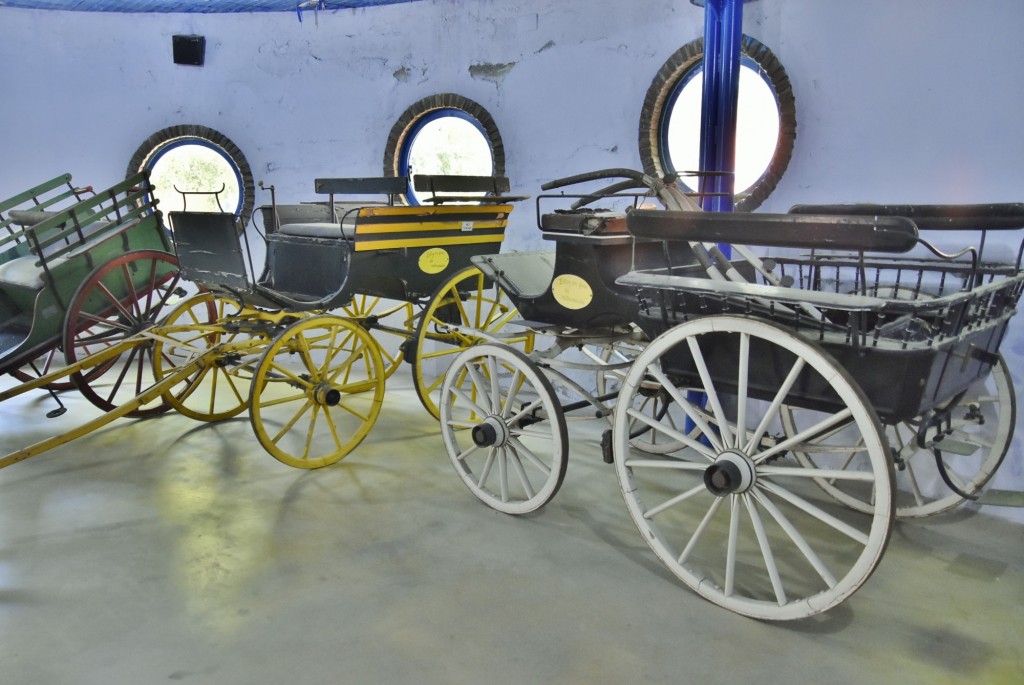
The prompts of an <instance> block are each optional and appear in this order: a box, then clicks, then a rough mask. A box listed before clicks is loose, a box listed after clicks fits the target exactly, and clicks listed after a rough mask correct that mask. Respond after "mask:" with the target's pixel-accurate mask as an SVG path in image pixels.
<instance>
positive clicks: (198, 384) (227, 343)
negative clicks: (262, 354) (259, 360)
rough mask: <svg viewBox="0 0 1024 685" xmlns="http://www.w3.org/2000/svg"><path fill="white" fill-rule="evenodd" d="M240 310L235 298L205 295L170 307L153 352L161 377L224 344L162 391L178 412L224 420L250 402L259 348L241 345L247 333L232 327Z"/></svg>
mask: <svg viewBox="0 0 1024 685" xmlns="http://www.w3.org/2000/svg"><path fill="white" fill-rule="evenodd" d="M240 309H241V305H239V304H238V302H236V301H235V300H232V299H228V298H224V297H219V296H217V295H214V294H213V293H202V294H200V295H196V296H195V297H192V298H189V299H187V300H185V301H183V302H182V303H181V304H179V305H178V306H177V307H175V308H174V309H173V310H171V313H170V314H168V315H167V318H166V319H165V320H164V322H163V323H162V324H161V325H160V339H159V340H157V342H156V346H155V348H154V350H153V369H154V373H155V374H156V377H157V379H162V378H164V377H165V376H168V375H170V374H171V373H174V371H176V370H177V369H180V368H181V367H183V366H185V365H186V364H188V363H190V362H191V361H192V360H194V359H195V358H196V357H198V356H201V355H203V354H204V353H205V352H206V351H207V350H209V349H211V348H213V347H215V346H217V345H221V346H222V348H223V352H222V353H220V354H216V355H213V356H207V358H206V359H205V360H204V361H202V362H201V363H200V366H199V368H198V369H197V370H196V372H195V373H194V374H192V375H191V376H189V377H188V378H187V379H186V380H184V381H183V382H182V383H181V384H179V385H177V386H175V387H174V388H172V389H171V390H169V391H167V392H166V393H164V396H163V398H164V401H165V402H167V403H168V404H170V405H171V406H172V407H174V408H175V409H176V410H177V411H178V412H179V413H181V414H184V415H185V416H188V417H191V418H193V419H196V420H199V421H223V420H225V419H230V418H231V417H233V416H237V415H238V414H240V413H241V412H242V411H244V410H245V408H246V406H247V405H248V401H249V385H250V384H251V382H252V369H253V361H254V359H255V357H256V356H257V355H258V351H257V352H253V351H252V350H250V349H248V347H249V346H247V345H245V344H242V343H243V340H247V339H248V336H245V335H244V334H241V333H239V332H238V331H237V328H235V327H232V326H230V324H231V322H232V319H234V322H235V323H237V322H238V318H239V317H238V313H239V310H240ZM225 324H227V325H225Z"/></svg>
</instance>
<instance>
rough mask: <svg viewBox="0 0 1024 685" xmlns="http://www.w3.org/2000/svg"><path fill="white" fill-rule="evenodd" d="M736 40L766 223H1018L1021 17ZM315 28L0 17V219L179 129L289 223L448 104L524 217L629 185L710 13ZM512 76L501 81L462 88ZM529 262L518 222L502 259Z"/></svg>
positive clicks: (830, 17) (529, 225) (811, 28)
mask: <svg viewBox="0 0 1024 685" xmlns="http://www.w3.org/2000/svg"><path fill="white" fill-rule="evenodd" d="M744 16H745V19H744V28H745V32H746V33H748V34H750V35H752V36H754V37H755V38H758V39H759V40H761V41H762V42H764V43H765V44H767V45H768V46H769V47H770V48H771V49H772V50H773V51H774V52H775V53H776V55H778V56H779V58H780V59H781V60H782V62H783V64H785V66H786V68H787V70H788V72H789V76H790V79H791V80H792V82H793V85H794V91H795V93H796V98H797V116H798V121H799V124H798V126H799V129H798V138H797V143H796V150H795V153H794V156H793V161H792V163H791V165H790V168H789V171H788V172H787V173H786V175H785V176H784V177H783V179H782V181H781V182H780V184H779V186H778V188H777V190H776V192H775V193H774V194H773V195H772V196H771V197H770V198H769V199H768V201H767V202H766V203H765V205H764V206H763V207H762V209H763V210H765V211H785V210H786V209H787V208H788V207H789V206H790V205H792V204H795V203H798V202H852V201H876V202H885V201H890V202H921V203H941V202H985V201H1021V200H1024V162H1022V160H1024V132H1022V130H1021V129H1022V125H1021V123H1020V122H1021V117H1020V112H1021V111H1022V109H1024V87H1022V86H1024V76H1022V75H1024V50H1021V49H1020V45H1019V30H1020V28H1021V26H1022V25H1024V3H1020V2H1018V0H976V1H975V2H969V3H968V2H963V1H962V0H900V2H892V0H858V2H838V1H836V0H758V1H757V2H754V3H752V4H749V5H747V6H746V8H745V15H744ZM318 23H319V25H316V23H315V22H314V16H313V15H312V14H310V13H306V14H305V22H304V23H302V24H300V23H298V21H297V20H296V17H295V15H294V14H290V13H273V14H263V13H257V14H234V15H198V14H192V15H138V14H132V15H118V14H106V13H103V14H82V13H75V12H53V11H49V12H39V11H26V10H14V9H9V8H0V37H2V40H0V93H2V94H3V100H2V102H3V105H2V106H0V155H2V157H0V160H2V161H0V196H7V195H10V194H13V193H15V192H18V191H20V190H22V189H24V188H25V187H27V186H28V185H30V184H31V183H35V182H37V181H39V180H42V179H44V178H49V177H51V176H53V175H56V174H57V173H60V172H64V171H70V172H72V173H73V174H74V176H75V178H76V179H77V180H79V181H80V182H83V183H92V184H94V185H97V186H104V185H109V184H111V183H113V182H115V181H116V180H118V179H119V178H121V177H123V175H124V173H125V167H126V165H127V162H128V159H129V157H130V156H131V155H132V153H133V152H134V151H135V149H136V148H137V147H138V146H139V145H140V144H141V143H142V142H143V141H144V140H145V139H146V138H147V137H148V136H149V135H150V134H152V133H154V132H155V131H157V130H159V129H161V128H164V127H166V126H170V125H174V124H180V123H195V124H203V125H206V126H210V127H212V128H214V129H217V130H220V131H221V132H223V133H224V134H226V135H227V136H228V137H230V138H231V139H233V140H234V141H235V143H237V144H238V145H239V146H240V147H241V149H242V150H243V151H244V153H245V154H246V156H247V158H248V160H249V162H250V164H251V166H252V168H253V172H254V175H255V177H256V179H257V180H262V181H264V182H266V183H268V184H274V185H276V186H277V188H278V190H279V196H278V199H279V201H281V202H297V201H301V200H306V199H310V195H311V190H312V179H313V178H315V177H317V176H345V175H375V174H378V173H380V171H381V169H382V160H383V156H384V145H385V141H386V137H387V134H388V131H389V130H390V128H391V126H392V124H393V122H394V120H395V119H396V118H397V117H398V116H399V115H400V114H401V113H402V112H403V111H404V110H405V109H406V108H407V107H408V106H409V105H411V104H412V103H414V102H415V101H417V100H419V99H420V98H422V97H425V96H427V95H431V94H434V93H438V92H446V91H452V92H456V93H459V94H461V95H463V96H466V97H468V98H470V99H473V100H475V101H477V102H479V103H480V104H481V105H483V106H484V107H485V108H487V109H488V111H490V113H491V114H492V116H493V117H494V119H495V121H496V122H497V124H498V126H499V128H500V130H501V132H502V136H503V138H504V142H505V146H506V153H507V166H506V171H507V173H508V175H509V176H510V177H511V179H512V181H513V186H514V187H513V191H514V192H516V193H526V194H536V193H537V192H538V186H539V185H540V184H541V183H542V182H544V181H545V180H549V179H551V178H555V177H557V176H561V175H567V174H573V173H578V172H581V171H587V170H590V169H594V168H599V167H611V166H632V167H637V166H639V153H638V150H637V125H638V120H639V116H640V108H641V105H642V102H643V98H644V94H645V93H646V90H647V88H648V86H649V85H650V83H651V80H652V79H653V77H654V75H655V73H656V72H657V70H658V68H659V67H660V66H661V64H662V63H663V62H664V61H665V60H666V59H667V58H668V56H669V55H670V54H671V53H672V52H673V51H675V50H676V49H677V48H678V47H679V46H681V45H682V44H684V43H686V42H688V41H690V40H692V39H693V38H696V37H698V36H700V35H701V33H702V25H703V11H702V10H701V9H699V8H697V7H694V6H693V5H691V3H690V2H689V1H688V0H628V1H624V0H557V1H554V0H424V1H423V2H417V3H413V4H407V5H394V6H388V7H380V8H372V9H366V10H339V11H328V12H324V13H321V14H320V16H319V22H318ZM179 33H186V34H187V33H196V34H202V35H205V36H206V39H207V51H206V65H205V66H204V67H202V68H196V67H186V66H178V65H175V64H173V63H172V59H171V36H172V35H173V34H179ZM509 63H514V66H513V67H512V68H511V70H509V71H508V72H507V74H506V75H505V76H504V77H503V78H501V79H498V80H487V79H482V78H474V77H473V76H472V75H471V74H470V67H471V66H473V65H480V64H509ZM265 200H266V198H262V197H258V198H257V203H261V202H263V201H265ZM538 243H539V239H538V237H537V231H536V229H535V228H534V217H533V212H532V207H531V206H530V205H529V204H524V205H521V207H520V209H519V210H518V211H517V212H515V213H514V214H513V220H512V222H511V224H510V232H509V241H508V243H507V247H508V248H511V249H516V248H518V249H526V248H531V247H533V246H535V245H537V244H538ZM1022 326H1024V323H1016V324H1014V325H1013V326H1012V328H1011V331H1010V337H1009V339H1008V340H1007V341H1006V343H1005V344H1004V352H1006V353H1007V355H1008V356H1009V359H1010V366H1011V368H1013V369H1024V364H1022V361H1024V336H1022V335H1021V331H1022V330H1024V329H1022ZM1015 380H1016V381H1017V384H1018V387H1024V385H1021V381H1022V380H1024V375H1022V374H1020V373H1017V372H1016V371H1015ZM1018 422H1019V423H1021V424H1024V419H1021V418H1020V417H1019V418H1018ZM1021 433H1022V435H1024V431H1021ZM1022 455H1024V443H1022V440H1021V439H1018V440H1017V441H1015V443H1014V447H1013V450H1012V453H1011V455H1010V456H1009V458H1008V460H1007V461H1008V463H1007V464H1006V465H1005V466H1004V469H1003V470H1002V472H1001V474H1000V480H999V483H998V484H999V485H1000V486H1002V487H1012V488H1016V489H1021V488H1024V464H1022V462H1024V457H1022ZM1004 513H1005V512H1004ZM1019 514H1020V512H1013V513H1011V514H1010V515H1011V516H1013V517H1017V518H1018V519H1019V520H1024V517H1020V516H1019Z"/></svg>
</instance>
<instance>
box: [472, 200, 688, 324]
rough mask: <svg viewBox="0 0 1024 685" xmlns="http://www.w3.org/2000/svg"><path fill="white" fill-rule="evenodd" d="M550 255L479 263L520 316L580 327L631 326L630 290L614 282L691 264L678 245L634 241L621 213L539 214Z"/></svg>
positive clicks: (633, 304) (635, 310) (633, 300)
mask: <svg viewBox="0 0 1024 685" xmlns="http://www.w3.org/2000/svg"><path fill="white" fill-rule="evenodd" d="M540 226H541V230H542V231H543V232H544V238H545V239H546V240H550V241H553V242H554V243H555V252H554V255H553V258H552V256H551V254H550V253H541V254H542V255H543V257H541V256H540V255H538V254H537V253H518V254H517V253H511V254H503V255H491V256H486V257H482V258H477V259H475V260H474V263H476V264H479V265H480V266H481V268H482V269H483V270H484V272H485V273H489V274H492V275H494V277H495V278H497V279H498V280H499V282H501V284H502V286H503V287H505V288H506V289H508V290H509V291H510V293H511V294H512V295H513V299H514V300H515V302H516V306H517V308H518V310H519V314H520V315H521V316H522V318H523V319H525V320H527V321H531V322H537V323H541V324H545V325H552V326H559V327H563V328H576V329H581V330H599V329H611V328H621V327H626V326H630V325H631V324H635V323H637V321H638V319H639V309H640V301H639V299H638V297H637V292H636V289H635V288H632V287H629V286H623V285H620V284H618V283H616V279H617V278H619V277H620V276H621V275H622V274H624V273H627V272H629V271H630V270H633V269H641V270H642V269H651V268H655V267H658V266H662V265H664V264H665V263H666V261H667V262H668V263H671V264H675V265H689V264H693V263H694V261H695V260H694V257H693V252H692V251H691V250H690V248H689V246H687V245H685V244H682V243H665V242H662V241H651V240H644V239H635V238H633V237H632V236H630V235H629V234H628V233H627V232H626V225H625V214H624V213H621V212H592V211H573V212H559V213H550V214H544V215H542V217H541V221H540Z"/></svg>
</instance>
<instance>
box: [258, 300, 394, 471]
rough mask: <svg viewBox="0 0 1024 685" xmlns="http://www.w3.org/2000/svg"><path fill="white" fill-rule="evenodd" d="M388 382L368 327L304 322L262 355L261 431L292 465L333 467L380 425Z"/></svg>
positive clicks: (334, 320) (329, 320) (318, 319)
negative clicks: (376, 424)
mask: <svg viewBox="0 0 1024 685" xmlns="http://www.w3.org/2000/svg"><path fill="white" fill-rule="evenodd" d="M384 380H385V379H384V363H383V362H382V361H381V358H380V352H379V351H378V350H377V344H376V342H374V340H373V338H372V337H371V336H370V334H369V333H368V332H367V331H366V329H364V328H363V327H362V326H360V325H359V324H357V323H355V322H353V321H350V320H348V319H344V318H342V317H338V316H331V315H323V316H314V317H309V318H305V319H302V320H300V321H298V322H296V323H294V324H292V325H291V326H289V327H288V328H286V329H285V330H284V331H282V332H281V333H280V334H279V335H278V336H277V337H276V338H275V339H274V340H273V342H271V343H270V345H268V346H267V348H266V350H265V351H264V352H263V355H262V356H261V357H260V361H259V364H258V366H257V368H256V373H255V375H254V377H253V380H252V386H251V389H250V396H249V420H250V423H251V424H252V428H253V432H254V433H255V434H256V437H257V439H258V440H259V442H260V444H261V445H263V447H264V448H265V449H266V450H267V451H268V452H270V454H272V455H273V456H274V458H276V459H278V460H279V461H281V462H284V463H285V464H288V465H289V466H295V467H298V468H305V469H313V468H318V467H321V466H327V465H328V464H333V463H334V462H336V461H338V460H339V459H341V458H342V457H344V456H345V455H347V454H348V453H349V452H351V451H352V450H353V449H355V448H356V446H357V445H358V444H359V443H360V442H362V440H363V438H365V437H366V435H367V434H368V433H369V432H370V429H371V428H372V427H373V424H374V423H375V422H376V421H377V416H378V414H380V406H381V403H382V402H383V400H384Z"/></svg>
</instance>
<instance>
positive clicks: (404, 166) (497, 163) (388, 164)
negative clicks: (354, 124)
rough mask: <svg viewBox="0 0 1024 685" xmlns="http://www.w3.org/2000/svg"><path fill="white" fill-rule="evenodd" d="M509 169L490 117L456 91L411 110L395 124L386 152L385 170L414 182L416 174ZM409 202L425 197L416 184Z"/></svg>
mask: <svg viewBox="0 0 1024 685" xmlns="http://www.w3.org/2000/svg"><path fill="white" fill-rule="evenodd" d="M504 169H505V156H504V145H503V144H502V142H501V135H500V134H499V133H498V128H497V126H496V125H495V123H494V120H493V119H492V118H491V115H490V114H488V113H487V110H485V109H484V108H483V107H481V106H480V105H478V104H476V103H475V102H473V101H472V100H468V99H466V98H464V97H462V96H459V95H454V94H451V93H448V94H442V95H434V96H431V97H429V98H425V99H423V100H420V101H419V102H417V103H416V104H414V105H413V106H412V107H410V108H409V109H407V110H406V111H405V112H404V113H403V114H402V116H401V117H399V119H398V121H397V122H396V123H395V125H394V127H392V129H391V135H390V136H389V137H388V144H387V147H386V149H385V154H384V173H385V174H389V175H395V176H405V177H407V178H409V179H410V181H411V179H412V177H413V175H415V174H449V175H456V176H490V175H499V176H500V175H502V174H503V173H504ZM408 200H409V202H410V203H411V204H420V203H421V202H422V201H423V200H424V198H423V197H421V194H420V193H418V192H417V191H415V190H414V189H413V188H412V186H411V184H410V187H409V192H408Z"/></svg>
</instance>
